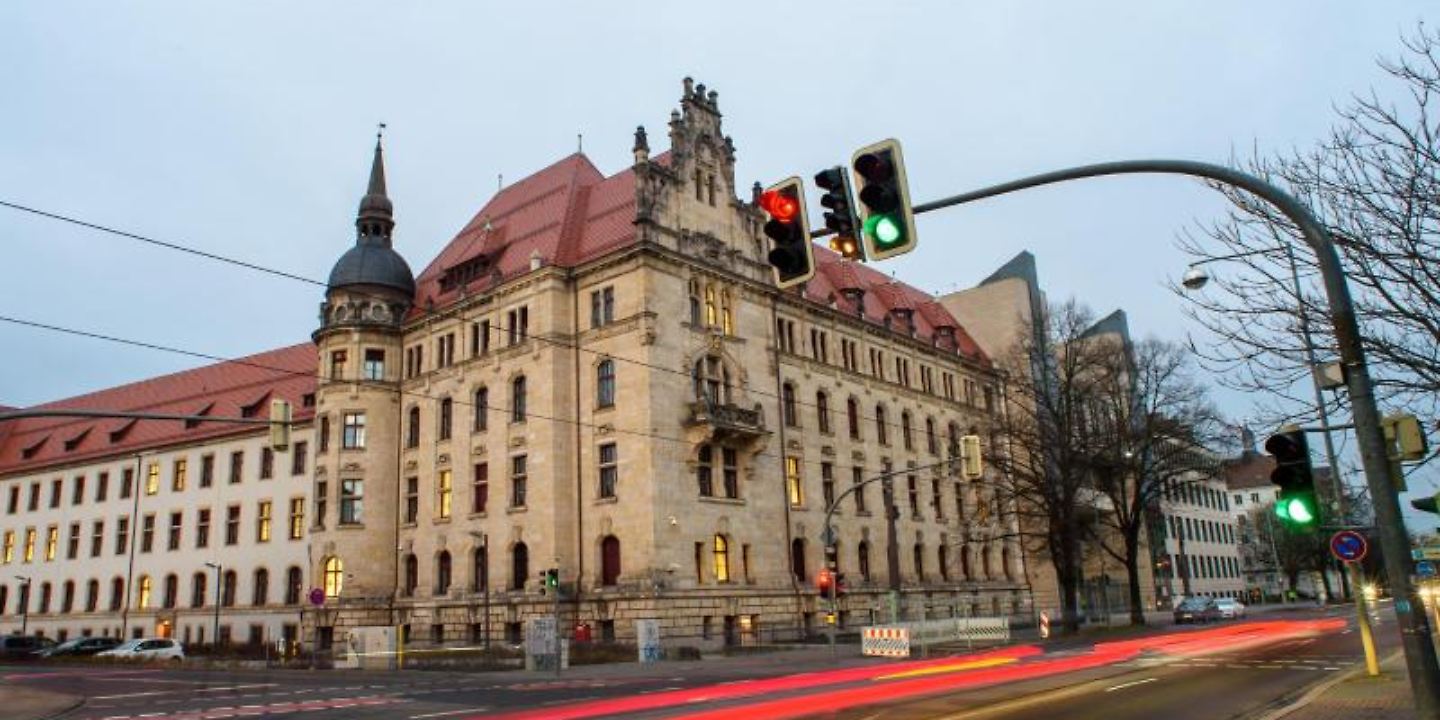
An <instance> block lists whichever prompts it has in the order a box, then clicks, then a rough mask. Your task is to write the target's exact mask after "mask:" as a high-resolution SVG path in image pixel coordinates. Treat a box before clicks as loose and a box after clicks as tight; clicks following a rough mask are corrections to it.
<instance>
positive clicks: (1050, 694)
mask: <svg viewBox="0 0 1440 720" xmlns="http://www.w3.org/2000/svg"><path fill="white" fill-rule="evenodd" d="M1386 610H1387V611H1388V608H1386ZM1326 612H1327V613H1329V614H1330V615H1333V616H1337V617H1344V616H1346V614H1347V613H1352V612H1353V610H1350V609H1348V608H1346V609H1335V610H1330V611H1326ZM1302 616H1303V617H1308V618H1315V617H1319V616H1320V613H1318V612H1308V613H1303V615H1302ZM1394 628H1395V626H1394V624H1393V623H1389V622H1386V623H1384V624H1382V625H1381V626H1380V627H1379V628H1378V636H1379V638H1380V640H1381V642H1382V647H1381V652H1382V653H1384V652H1386V651H1387V650H1388V649H1389V648H1391V647H1395V646H1397V645H1398V637H1396V636H1395V630H1394ZM1163 630H1164V631H1169V628H1164V629H1163ZM1052 650H1053V648H1052ZM1086 652H1087V650H1086V649H1084V648H1072V649H1061V651H1060V652H1058V653H1057V652H1052V653H1050V654H1047V655H1045V656H1043V657H1041V656H1037V657H1035V658H1025V659H1022V660H1021V661H1019V662H1013V666H1015V667H1019V666H1020V665H1023V664H1025V663H1027V662H1030V661H1031V660H1034V659H1045V660H1051V659H1055V658H1061V659H1063V658H1065V657H1068V656H1071V655H1073V656H1076V657H1080V656H1083V655H1085V653H1086ZM1359 659H1360V654H1359V640H1358V636H1357V635H1356V634H1355V633H1354V631H1353V629H1351V628H1347V629H1345V630H1339V631H1334V632H1328V633H1321V634H1315V635H1311V636H1306V637H1299V638H1289V639H1281V640H1274V641H1269V642H1266V643H1265V644H1263V645H1258V646H1255V647H1251V648H1249V649H1230V650H1226V651H1223V652H1219V653H1216V654H1206V655H1199V656H1194V655H1187V656H1178V657H1177V656H1173V655H1164V654H1160V653H1147V654H1144V655H1141V656H1139V657H1130V658H1128V659H1125V660H1124V661H1121V662H1114V663H1104V664H1101V665H1099V666H1094V667H1089V668H1084V669H1079V670H1076V671H1073V672H1064V673H1058V674H1054V675H1050V676H1047V677H1045V678H1042V679H1038V680H1022V681H1018V682H1008V683H1005V684H999V685H989V686H982V687H970V688H969V689H965V690H947V691H944V692H941V693H940V694H930V695H927V696H925V697H924V698H922V699H913V698H912V699H904V700H901V699H898V698H890V697H881V698H880V699H879V700H878V704H873V703H872V704H867V705H864V706H857V707H854V708H852V709H847V710H841V711H834V710H830V709H827V705H826V699H827V697H832V696H833V695H832V693H835V692H837V691H842V690H846V689H855V690H861V691H864V689H866V688H869V689H871V690H873V689H875V688H886V689H888V688H891V687H897V686H896V685H887V684H885V683H887V682H890V681H888V680H886V679H883V678H882V679H875V678H871V677H869V676H866V674H867V673H869V674H870V675H873V674H874V673H873V672H872V671H876V670H879V671H882V672H883V671H884V668H888V667H896V666H894V665H892V664H891V663H888V662H886V661H883V660H876V659H861V658H857V657H851V658H848V659H846V660H844V661H843V662H842V663H841V664H840V666H839V669H838V672H839V673H841V674H843V673H846V672H850V673H852V677H849V678H848V679H844V680H843V681H842V680H840V679H839V678H838V677H837V678H835V681H829V680H827V682H825V683H821V684H815V685H806V684H804V683H792V682H790V679H792V678H794V677H795V675H794V674H795V673H801V672H807V671H809V672H818V673H829V672H836V666H835V665H832V664H830V662H829V659H828V655H827V654H825V653H823V652H818V651H817V652H810V653H808V654H807V653H805V652H793V653H784V652H780V653H772V654H769V655H762V656H754V657H750V658H730V659H726V660H721V661H704V662H691V663H664V664H661V665H657V666H648V667H642V666H638V665H634V664H625V665H611V666H591V667H587V668H578V669H574V670H571V671H567V672H566V674H565V675H564V676H562V677H560V678H555V677H552V676H548V675H540V674H535V673H520V672H500V673H461V672H404V673H385V672H325V671H320V672H309V671H293V670H292V671H236V672H229V671H199V670H193V669H178V670H177V669H161V668H153V669H152V668H113V667H103V668H102V667H87V666H38V665H32V666H29V667H10V668H5V669H0V679H3V681H4V682H18V683H23V684H24V685H25V686H27V687H33V688H37V689H41V690H51V691H56V692H63V693H67V694H71V695H80V696H84V697H85V698H86V702H85V704H84V705H83V706H82V707H81V708H79V709H78V710H76V711H74V712H72V713H70V714H67V715H66V716H65V717H66V718H74V719H75V720H102V719H103V720H121V719H122V718H123V719H124V720H138V719H139V718H146V719H147V720H152V719H153V720H228V719H229V718H239V717H258V716H262V715H263V716H272V717H273V716H284V717H294V718H297V720H331V719H332V718H337V719H338V718H359V719H368V718H387V719H388V718H403V719H404V720H428V719H430V718H464V717H483V716H488V715H492V714H510V713H514V712H517V711H527V710H528V711H537V710H538V711H544V710H547V709H554V710H559V709H560V706H563V707H565V708H567V709H569V708H573V707H575V706H576V705H577V704H585V703H590V702H597V701H601V700H607V699H609V700H620V701H634V700H637V699H638V700H640V701H642V702H643V701H644V700H645V699H646V698H647V696H653V698H651V699H653V700H657V701H659V700H663V701H664V702H659V703H652V704H651V706H649V707H646V708H645V709H643V710H642V709H631V710H626V711H623V712H622V711H615V712H611V714H610V716H611V717H625V718H637V719H638V718H662V717H678V716H684V715H688V714H691V713H696V712H707V711H714V712H713V714H712V717H741V718H746V720H759V718H762V717H768V716H769V715H767V714H766V713H765V712H764V711H758V710H760V707H763V706H759V707H757V704H759V703H767V702H774V701H777V700H785V699H790V700H795V701H797V702H798V703H799V705H800V707H801V708H802V711H803V713H809V714H811V715H812V716H814V717H827V718H847V719H848V718H855V719H858V718H885V720H891V719H892V718H894V719H896V720H906V719H909V718H936V717H952V718H957V719H958V718H982V717H983V718H1003V719H1007V720H1022V719H1028V718H1045V719H1046V720H1050V719H1051V718H1055V717H1065V718H1097V719H1102V718H1103V720H1125V719H1127V718H1146V719H1147V720H1148V719H1150V718H1155V717H1164V718H1166V720H1185V719H1186V718H1205V719H1206V720H1215V719H1217V718H1221V719H1223V718H1228V717H1236V716H1239V715H1243V714H1247V713H1249V712H1253V711H1254V710H1257V709H1261V708H1264V707H1266V706H1268V705H1273V704H1276V703H1278V702H1279V701H1281V700H1282V699H1284V698H1287V697H1290V696H1293V695H1296V694H1298V693H1299V692H1302V691H1303V690H1304V689H1305V688H1306V687H1308V686H1310V685H1312V684H1314V683H1316V682H1319V681H1321V680H1323V679H1324V678H1325V677H1327V676H1330V675H1331V674H1332V673H1335V672H1339V671H1340V670H1341V669H1343V668H1346V667H1348V666H1350V665H1352V664H1353V663H1355V662H1357V661H1358V660H1359ZM959 675H960V674H957V675H956V676H957V677H958V676H959ZM862 676H864V677H862ZM755 678H777V679H776V680H774V681H773V685H774V688H773V689H771V688H770V687H767V688H766V689H765V691H764V692H750V693H748V694H747V693H737V694H735V695H736V696H732V697H728V698H726V697H725V693H726V691H727V690H734V689H735V686H736V685H737V684H738V683H742V682H743V681H745V680H749V679H755ZM757 690H758V688H757ZM867 702H869V701H867ZM757 711H758V712H757ZM788 716H790V717H794V716H796V713H794V712H793V711H792V712H791V713H790V714H789V715H788Z"/></svg>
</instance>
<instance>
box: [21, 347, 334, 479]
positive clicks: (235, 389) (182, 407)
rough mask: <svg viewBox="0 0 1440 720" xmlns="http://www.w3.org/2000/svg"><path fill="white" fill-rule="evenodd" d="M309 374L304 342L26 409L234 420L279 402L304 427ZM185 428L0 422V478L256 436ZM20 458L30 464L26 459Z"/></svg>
mask: <svg viewBox="0 0 1440 720" xmlns="http://www.w3.org/2000/svg"><path fill="white" fill-rule="evenodd" d="M316 367H317V356H316V350H315V346H314V345H313V344H311V343H308V342H306V343H302V344H299V345H292V346H290V347H286V348H280V349H278V350H271V351H269V352H263V353H260V354H258V355H251V356H249V357H245V358H239V359H237V360H234V361H230V362H223V363H217V364H214V365H207V366H205V367H201V368H196V369H194V370H186V371H183V372H178V373H173V374H170V375H162V376H160V377H155V378H150V379H148V380H141V381H140V382H136V383H131V384H129V385H121V386H119V387H114V388H109V389H107V390H101V391H99V392H94V393H89V394H87V395H79V396H76V397H72V398H67V399H65V400H58V401H56V402H52V403H47V404H45V405H38V406H36V407H34V408H30V409H33V410H39V409H57V410H58V409H72V410H79V409H84V410H115V411H123V412H151V413H168V414H176V415H195V414H209V415H217V416H228V417H240V415H241V408H242V407H245V406H247V405H253V404H254V403H256V402H257V401H260V400H264V399H265V398H266V397H278V398H283V399H285V400H289V401H290V403H291V404H292V405H293V406H294V413H293V416H292V418H293V419H294V420H297V421H305V420H309V419H310V418H311V417H312V416H313V415H314V408H310V407H305V406H304V402H303V399H304V396H305V395H307V394H310V393H314V392H315V372H316ZM268 412H269V410H268V407H267V408H264V409H262V410H261V412H260V414H259V417H265V415H266V414H268ZM185 425H186V423H185V422H184V421H181V420H132V419H124V418H113V419H93V418H63V417H59V418H24V419H20V420H9V421H4V422H0V475H9V474H11V473H18V472H23V471H32V470H36V469H39V468H44V467H48V466H51V465H60V464H68V463H74V462H82V461H86V460H92V459H95V458H101V457H107V456H112V455H117V454H125V453H133V452H136V451H139V450H144V449H148V448H155V447H163V446H166V445H171V444H175V443H182V442H192V441H196V440H201V439H204V440H210V439H214V438H217V437H224V436H227V435H239V434H245V433H253V432H256V431H257V430H260V429H261V428H260V427H258V426H255V425H238V424H233V423H209V422H204V423H200V424H198V425H196V426H195V427H193V428H186V426H185ZM27 451H28V452H29V454H30V457H25V455H26V454H27Z"/></svg>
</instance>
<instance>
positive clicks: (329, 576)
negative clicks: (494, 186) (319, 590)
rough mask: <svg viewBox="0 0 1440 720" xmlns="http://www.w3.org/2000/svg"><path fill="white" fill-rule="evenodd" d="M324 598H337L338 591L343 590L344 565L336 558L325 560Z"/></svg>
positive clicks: (338, 595)
mask: <svg viewBox="0 0 1440 720" xmlns="http://www.w3.org/2000/svg"><path fill="white" fill-rule="evenodd" d="M324 586H325V587H324V590H325V597H326V598H327V599H330V598H338V597H340V591H341V590H344V589H345V563H344V562H342V561H341V560H340V558H338V557H334V556H331V557H328V558H326V559H325V582H324Z"/></svg>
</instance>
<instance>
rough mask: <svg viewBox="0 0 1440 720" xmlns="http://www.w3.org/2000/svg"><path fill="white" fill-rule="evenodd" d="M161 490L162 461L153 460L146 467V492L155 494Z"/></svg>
mask: <svg viewBox="0 0 1440 720" xmlns="http://www.w3.org/2000/svg"><path fill="white" fill-rule="evenodd" d="M158 492H160V463H158V462H152V463H150V466H149V467H147V468H145V494H146V495H154V494H156V493H158Z"/></svg>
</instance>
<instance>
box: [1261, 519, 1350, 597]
mask: <svg viewBox="0 0 1440 720" xmlns="http://www.w3.org/2000/svg"><path fill="white" fill-rule="evenodd" d="M1249 518H1250V524H1251V527H1253V528H1254V529H1255V540H1256V544H1257V546H1258V547H1259V549H1260V550H1261V552H1262V554H1266V555H1269V556H1270V557H1272V558H1273V559H1274V566H1275V569H1276V570H1278V571H1279V572H1281V573H1284V575H1285V584H1286V587H1288V588H1289V589H1291V590H1295V589H1296V588H1297V587H1298V585H1299V582H1300V573H1302V572H1310V571H1312V570H1319V571H1322V572H1321V575H1320V577H1321V578H1322V579H1323V580H1324V582H1325V591H1326V594H1329V592H1330V580H1329V578H1327V577H1325V574H1324V572H1323V571H1324V570H1325V568H1326V558H1327V557H1329V553H1330V548H1329V543H1327V542H1326V537H1327V536H1325V535H1323V534H1321V533H1315V532H1308V533H1307V532H1302V531H1297V530H1293V529H1291V528H1288V527H1286V526H1285V524H1284V523H1281V522H1279V521H1277V520H1276V519H1275V504H1274V503H1270V504H1268V505H1265V506H1264V507H1259V508H1256V509H1254V510H1251V511H1250V513H1249Z"/></svg>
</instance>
